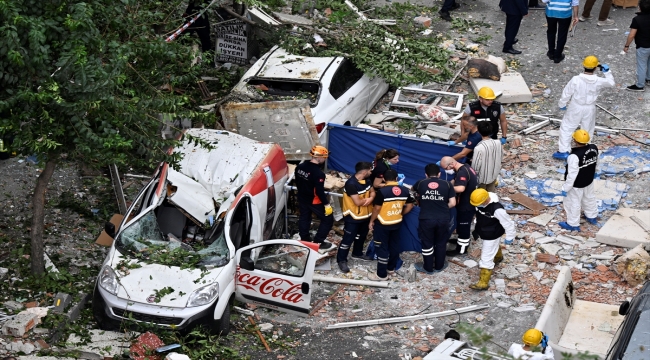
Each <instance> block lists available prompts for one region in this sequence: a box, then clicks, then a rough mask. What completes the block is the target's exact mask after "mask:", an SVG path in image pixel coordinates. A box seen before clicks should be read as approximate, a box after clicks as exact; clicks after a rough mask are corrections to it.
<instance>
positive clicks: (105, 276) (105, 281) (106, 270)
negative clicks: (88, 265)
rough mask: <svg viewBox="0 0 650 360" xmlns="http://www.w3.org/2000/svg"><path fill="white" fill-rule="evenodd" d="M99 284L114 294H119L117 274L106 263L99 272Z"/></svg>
mask: <svg viewBox="0 0 650 360" xmlns="http://www.w3.org/2000/svg"><path fill="white" fill-rule="evenodd" d="M99 286H101V287H102V288H103V289H104V290H106V291H108V292H109V293H111V294H113V295H115V294H117V286H118V282H117V275H116V274H115V271H113V269H111V267H110V266H108V265H104V267H103V268H102V270H101V271H100V272H99Z"/></svg>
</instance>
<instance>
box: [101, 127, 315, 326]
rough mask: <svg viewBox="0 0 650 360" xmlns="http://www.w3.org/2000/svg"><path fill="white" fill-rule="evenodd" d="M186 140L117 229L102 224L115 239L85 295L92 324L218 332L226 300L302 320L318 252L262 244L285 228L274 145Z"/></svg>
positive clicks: (213, 137) (214, 134) (198, 134)
mask: <svg viewBox="0 0 650 360" xmlns="http://www.w3.org/2000/svg"><path fill="white" fill-rule="evenodd" d="M185 135H186V136H185V139H186V140H185V141H184V142H183V143H182V146H180V148H177V149H175V151H176V152H180V153H181V154H182V155H183V158H182V160H181V161H180V166H179V168H178V169H176V170H175V169H173V168H172V167H170V166H169V165H168V164H166V163H163V164H161V165H160V166H159V168H158V169H157V170H156V173H155V174H154V176H153V178H152V179H151V180H150V181H149V183H148V184H147V185H146V186H145V187H144V188H143V189H142V190H141V191H140V193H139V194H138V195H137V196H136V198H135V199H134V201H133V203H132V204H131V206H130V207H129V208H128V210H127V212H126V214H125V216H124V218H123V219H122V220H121V222H120V223H117V226H116V224H111V223H107V224H106V227H105V234H104V235H105V236H108V238H109V239H110V238H112V239H114V241H112V245H111V248H110V250H109V253H108V256H107V257H106V259H105V260H104V263H103V267H102V269H101V270H100V273H99V276H98V277H97V282H96V286H95V290H94V293H93V301H92V304H93V315H94V317H95V319H96V320H97V322H98V323H99V324H100V326H101V327H102V328H106V329H112V328H115V327H117V326H122V325H127V326H128V325H129V324H130V323H129V322H130V321H133V322H144V323H151V324H155V325H158V326H163V327H169V328H176V329H185V328H189V327H192V326H194V325H196V324H206V325H208V326H209V327H210V328H211V329H212V330H214V331H215V332H218V333H221V334H227V333H228V331H229V327H230V324H229V319H230V306H231V305H232V302H233V300H234V299H235V298H236V299H237V300H239V301H242V302H250V303H255V304H257V305H261V306H266V307H270V308H273V309H277V310H282V311H286V312H291V313H295V314H299V315H304V316H306V315H307V314H308V313H309V310H310V300H311V282H312V276H313V269H314V266H315V263H316V260H317V259H318V258H320V255H319V253H318V247H317V246H315V245H314V244H311V243H303V242H300V241H294V240H268V239H280V238H281V237H282V235H283V233H284V228H285V212H286V209H285V200H286V192H285V191H284V190H285V184H286V182H287V180H288V178H289V171H288V166H287V162H286V159H285V156H284V153H283V151H282V149H281V148H280V146H279V145H277V144H273V143H262V142H258V141H254V140H251V139H248V138H246V137H244V136H241V135H237V134H234V133H231V132H225V131H217V130H208V129H191V130H188V131H187V132H186V134H185ZM187 135H189V136H187ZM196 138H199V139H201V140H202V141H204V142H206V143H208V144H210V148H205V147H202V146H200V145H198V143H197V142H196V141H195V140H194V139H196ZM116 228H117V230H116Z"/></svg>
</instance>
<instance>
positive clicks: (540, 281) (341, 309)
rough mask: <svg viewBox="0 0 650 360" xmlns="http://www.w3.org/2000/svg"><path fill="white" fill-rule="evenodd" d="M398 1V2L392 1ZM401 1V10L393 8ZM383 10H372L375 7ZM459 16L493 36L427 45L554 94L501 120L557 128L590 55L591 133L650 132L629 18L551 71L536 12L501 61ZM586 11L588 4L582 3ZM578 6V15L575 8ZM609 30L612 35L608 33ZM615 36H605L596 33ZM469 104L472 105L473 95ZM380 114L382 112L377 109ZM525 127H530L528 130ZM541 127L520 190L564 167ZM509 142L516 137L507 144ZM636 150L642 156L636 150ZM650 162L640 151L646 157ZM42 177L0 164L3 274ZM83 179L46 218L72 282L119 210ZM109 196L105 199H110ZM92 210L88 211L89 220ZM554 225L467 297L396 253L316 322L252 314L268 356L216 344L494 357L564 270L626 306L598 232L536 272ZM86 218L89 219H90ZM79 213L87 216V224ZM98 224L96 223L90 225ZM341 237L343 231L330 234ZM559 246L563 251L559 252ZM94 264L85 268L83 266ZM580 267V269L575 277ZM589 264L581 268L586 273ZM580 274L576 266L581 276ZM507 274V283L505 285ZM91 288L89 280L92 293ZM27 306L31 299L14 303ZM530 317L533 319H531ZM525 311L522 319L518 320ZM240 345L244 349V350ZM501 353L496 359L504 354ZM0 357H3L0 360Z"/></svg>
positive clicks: (500, 24) (381, 355) (638, 187)
mask: <svg viewBox="0 0 650 360" xmlns="http://www.w3.org/2000/svg"><path fill="white" fill-rule="evenodd" d="M393 1H396V0H393ZM399 1H401V0H399ZM415 3H419V4H421V5H422V6H435V7H438V6H440V5H441V2H440V1H434V2H431V1H415ZM384 4H387V2H384V1H378V2H376V5H377V6H381V5H384ZM461 4H462V8H461V9H460V10H459V11H456V12H454V13H452V17H460V18H465V19H469V20H473V21H479V22H482V23H487V24H491V25H492V26H491V27H489V28H487V27H484V26H476V27H475V28H474V32H472V33H458V32H457V31H456V30H453V29H451V24H450V23H446V22H443V21H439V19H437V18H436V19H434V23H433V25H432V28H433V29H434V35H435V34H436V33H443V34H445V35H446V36H448V37H449V38H452V39H456V40H459V39H467V38H470V39H473V38H476V37H477V36H480V35H489V36H491V38H490V39H489V40H487V45H486V46H484V47H482V48H483V50H484V51H485V52H487V53H489V54H493V55H495V56H502V57H503V58H504V59H506V60H507V61H508V62H510V61H511V60H515V62H514V63H511V64H513V65H516V67H517V71H519V72H521V73H522V75H523V77H524V79H525V80H526V82H527V84H528V85H529V86H532V85H535V86H536V88H537V89H544V90H545V89H550V94H548V96H547V97H545V96H541V95H540V96H535V97H534V99H533V102H531V103H527V104H516V105H510V106H507V111H508V114H509V116H511V117H517V118H519V119H522V118H523V119H527V118H525V116H526V115H529V114H533V113H534V114H554V115H555V117H558V118H561V112H560V111H559V110H558V107H557V100H558V99H559V96H560V93H561V91H562V88H563V87H564V85H565V84H566V83H567V82H568V81H569V79H570V78H571V77H572V76H574V75H577V74H578V73H580V72H581V70H582V68H581V62H582V59H583V58H584V57H585V56H586V55H590V54H595V55H596V56H598V57H599V58H600V59H601V62H603V63H607V64H609V65H610V68H611V71H612V73H613V75H614V78H615V79H616V83H617V86H616V88H614V89H610V90H606V91H605V92H604V93H603V94H602V95H601V97H600V98H599V101H598V103H599V104H601V105H603V106H604V107H605V108H607V109H608V110H609V111H611V112H613V113H614V114H616V115H617V116H618V117H619V118H620V120H619V119H616V118H614V117H612V116H610V115H608V114H606V113H605V112H602V111H601V112H599V113H598V120H597V123H598V124H602V125H605V126H617V127H626V128H639V129H648V128H650V126H649V125H650V123H649V121H648V119H649V113H650V91H647V92H644V93H631V92H628V91H626V90H625V87H626V86H628V85H630V84H632V82H633V80H634V74H635V66H634V64H635V58H634V54H633V53H632V52H631V53H630V54H627V55H622V54H620V52H621V50H622V48H623V45H624V41H625V38H626V36H627V35H626V34H625V32H626V31H628V27H629V23H630V21H631V18H632V17H633V16H634V11H635V10H634V9H612V11H611V13H610V17H611V18H612V19H613V20H615V21H616V24H615V25H614V26H609V27H598V26H596V20H591V21H589V22H584V23H580V24H579V25H578V28H577V30H576V32H575V37H573V38H570V39H569V41H568V43H567V51H566V55H567V57H566V59H565V60H564V61H563V62H562V63H560V64H553V62H551V61H549V60H548V59H547V58H546V56H545V53H546V50H547V48H546V21H545V17H544V12H543V11H540V10H532V11H531V12H530V15H529V16H528V17H526V18H525V20H524V22H523V23H522V27H521V30H520V33H519V36H518V38H519V39H520V41H519V43H518V44H517V45H516V48H517V49H519V50H522V51H523V54H521V55H516V56H512V55H507V56H504V55H506V54H503V53H502V52H501V46H502V42H503V29H504V25H505V15H504V14H503V13H502V12H500V11H499V9H498V7H497V3H496V2H483V1H480V0H476V1H474V0H465V1H461ZM582 4H584V2H582ZM582 4H581V7H582ZM600 4H601V1H598V2H597V3H596V5H595V6H594V10H593V13H592V15H597V12H598V10H599V8H600ZM611 29H616V30H611ZM604 30H611V31H604ZM449 91H456V92H465V93H468V94H471V93H472V92H471V89H470V87H469V84H468V83H467V82H466V81H465V80H463V79H462V78H459V79H457V81H456V82H455V84H454V86H452V88H451V89H450V90H449ZM470 98H473V95H470ZM384 103H385V101H384ZM527 121H528V124H529V125H530V124H532V123H533V122H531V121H529V120H527ZM553 129H554V127H552V126H549V127H546V128H544V129H543V130H542V131H539V132H536V133H535V134H533V135H530V136H522V137H521V139H522V140H523V139H525V138H528V139H530V140H531V141H528V142H524V143H525V144H526V146H524V147H522V148H514V147H511V146H510V145H507V146H506V149H507V150H508V157H507V159H508V160H507V161H506V162H504V166H503V167H504V169H506V170H509V171H512V177H513V179H515V180H516V181H519V180H520V179H521V178H523V174H524V173H525V172H530V171H535V172H537V173H538V174H546V175H548V176H549V177H555V178H557V179H560V176H561V175H560V174H559V173H557V172H556V171H555V169H556V168H559V167H561V166H563V165H562V164H561V163H559V162H558V161H556V160H553V159H552V158H551V154H552V153H553V152H554V151H555V150H556V146H557V137H556V136H554V135H551V134H548V133H547V131H548V130H553ZM626 134H627V135H628V136H630V137H632V138H634V139H636V140H637V141H640V142H641V143H647V140H648V134H649V133H647V132H642V131H627V132H626ZM509 138H510V139H511V141H512V139H513V138H514V136H513V137H509ZM595 141H596V144H597V145H598V146H599V147H600V148H601V150H603V149H607V148H609V147H612V146H615V145H639V144H638V143H634V142H632V141H630V140H629V139H627V138H624V137H623V136H606V135H605V136H597V137H596V139H595ZM641 146H642V147H644V146H643V145H641ZM645 150H646V151H647V148H646V149H645ZM522 154H523V155H529V158H528V160H525V161H522V157H520V156H519V155H522ZM38 171H39V170H38V168H37V166H36V165H34V164H31V163H30V162H29V161H26V159H24V158H12V159H10V160H6V161H0V174H1V176H0V189H2V191H0V205H1V206H0V234H2V235H3V236H5V237H7V238H10V239H11V242H9V243H3V244H1V246H2V248H0V266H2V267H9V266H10V264H11V262H12V261H14V259H10V258H8V257H7V255H6V254H7V253H8V251H9V250H10V248H11V246H14V245H12V244H16V243H21V242H28V241H29V226H30V218H31V210H30V208H31V206H30V204H29V203H30V200H31V199H30V196H31V191H32V189H33V184H34V183H35V180H36V177H37V176H38ZM95 179H96V178H93V177H88V178H82V177H81V176H80V172H79V171H78V169H77V168H76V167H75V166H73V165H72V164H68V163H63V164H62V165H61V166H59V168H58V169H57V171H56V172H55V175H54V177H53V180H52V183H51V185H50V188H49V191H48V206H47V212H46V220H45V223H46V228H47V229H46V251H47V252H48V254H49V255H50V256H51V257H53V261H54V262H55V264H57V265H58V266H67V267H69V268H70V271H71V272H72V273H74V272H79V271H80V270H79V269H81V268H87V267H91V268H98V267H99V265H100V264H101V262H102V260H103V258H104V256H105V253H106V248H102V247H99V246H96V245H94V244H93V241H94V239H95V237H96V236H97V234H98V233H99V231H100V229H101V226H102V224H103V221H105V220H107V219H108V217H110V214H111V213H112V211H114V210H115V205H114V204H108V205H107V204H106V202H107V200H106V199H107V198H108V199H109V198H110V191H111V190H110V182H109V181H107V180H106V179H104V180H95ZM612 180H614V181H617V182H624V183H626V184H627V185H629V186H630V189H629V190H628V196H627V198H626V199H625V200H626V201H629V202H626V206H629V207H634V208H640V209H646V208H648V198H647V196H648V195H647V191H646V189H645V187H646V186H647V185H646V184H648V175H647V173H645V174H638V175H635V174H628V175H625V176H616V177H613V178H612ZM516 181H515V182H514V183H513V184H508V185H507V186H505V187H501V188H499V191H498V192H499V194H500V196H506V197H507V196H509V195H510V194H512V193H513V191H514V192H516V191H517V189H518V187H517V182H516ZM131 186H132V187H133V189H137V188H139V186H141V184H140V183H139V182H138V181H132V183H131ZM107 194H108V195H107ZM61 199H69V200H70V199H71V200H73V201H71V203H72V204H77V205H80V206H81V205H83V207H84V209H83V211H82V209H79V208H76V207H71V206H68V207H63V208H62V207H60V206H59V207H57V206H55V204H60V203H61ZM95 210H96V211H95ZM548 210H549V211H554V212H555V214H556V215H555V217H554V219H553V220H552V221H551V222H550V223H549V225H547V226H545V227H542V226H539V225H535V224H532V223H530V222H527V219H528V218H530V216H522V215H518V216H515V220H516V221H517V223H518V232H519V235H520V236H519V239H518V240H517V241H516V242H515V244H513V245H509V246H506V247H505V249H504V255H505V257H506V260H505V262H504V263H503V264H501V265H499V266H498V267H497V268H496V270H495V274H494V276H493V280H492V282H491V288H490V289H489V290H488V291H486V292H475V291H472V290H471V289H469V288H468V285H469V284H470V283H472V282H474V281H475V280H476V279H477V275H478V269H477V267H475V266H474V267H471V268H469V267H462V266H459V265H457V264H455V263H452V264H450V266H449V268H448V269H447V270H446V271H444V272H443V273H441V274H438V275H435V276H428V275H422V274H418V277H417V281H416V282H408V281H407V280H406V275H405V269H407V268H408V267H409V266H410V265H411V264H412V263H414V262H416V261H418V260H419V259H420V255H419V254H414V253H404V254H403V255H402V259H403V260H404V267H403V268H402V270H400V271H399V272H398V275H397V276H394V277H393V278H392V279H391V281H390V287H389V288H388V289H379V288H372V287H357V286H344V287H343V290H341V291H340V292H339V293H338V295H337V296H334V297H333V298H332V300H331V301H330V302H329V303H327V304H326V305H325V306H323V307H322V308H321V309H320V310H318V311H317V312H316V313H315V314H314V316H310V317H308V318H299V317H295V316H291V315H287V314H283V313H279V312H275V311H271V310H265V309H261V308H260V309H255V312H256V314H257V315H258V316H259V320H258V323H265V322H268V323H271V324H273V325H274V327H273V329H272V331H271V332H268V333H265V335H266V336H267V338H270V339H273V338H274V337H276V338H277V340H275V339H274V340H273V341H272V342H273V345H274V346H272V347H273V352H272V353H267V352H265V351H264V350H261V349H262V348H261V347H260V346H259V342H258V340H257V338H256V337H255V336H254V335H251V334H249V333H248V332H246V331H244V330H243V328H244V324H246V323H247V320H246V319H245V318H244V317H243V315H239V314H237V315H233V316H232V320H233V323H234V324H235V325H234V326H235V330H234V335H231V336H229V337H227V338H226V339H223V343H224V344H225V345H228V346H232V347H234V348H236V349H238V350H239V351H240V353H241V354H244V355H249V356H251V358H254V359H314V358H322V359H341V358H354V357H358V358H366V359H370V358H372V359H398V358H405V357H407V354H410V355H411V356H413V357H415V356H423V355H425V354H426V353H428V351H429V350H430V349H432V348H433V347H435V346H436V345H437V344H438V343H439V342H440V341H441V340H442V338H443V335H444V333H445V332H446V331H447V330H449V329H450V328H452V327H454V326H455V324H456V323H457V322H458V321H459V320H460V321H463V322H469V323H471V324H474V325H476V326H478V327H482V328H485V329H486V330H488V331H489V333H490V334H492V335H493V336H494V339H493V341H494V343H495V344H496V345H493V346H491V347H492V348H493V349H494V350H501V349H503V348H505V349H507V348H508V347H509V346H510V344H511V343H512V342H516V341H519V339H520V336H521V334H522V333H523V331H525V330H526V329H528V328H530V327H532V326H533V325H534V324H535V322H536V321H537V318H538V316H539V314H540V312H541V309H542V307H543V305H544V303H545V301H546V296H547V295H548V293H549V292H550V289H551V287H552V286H553V281H554V279H555V277H556V275H557V273H558V270H559V266H560V265H570V266H574V268H573V269H572V274H573V279H574V282H575V285H576V289H577V294H578V298H580V299H584V300H591V301H598V302H604V303H609V304H619V303H620V302H621V301H623V300H625V299H628V298H630V297H631V296H632V295H633V294H634V293H635V292H636V288H634V287H632V286H630V285H628V284H627V283H626V282H625V281H623V279H622V278H621V277H619V276H618V275H616V274H615V273H614V272H613V271H611V270H609V265H611V262H610V261H607V260H589V255H590V254H601V253H606V252H610V253H612V254H614V255H616V254H621V253H623V252H624V251H625V249H622V248H616V247H611V246H604V245H598V244H596V245H593V241H591V239H592V238H593V237H594V236H595V233H596V232H597V231H598V227H596V226H593V225H588V224H583V226H582V228H583V231H582V232H581V233H580V234H579V235H580V236H581V237H582V240H581V245H576V246H569V245H563V246H562V249H561V251H560V253H558V254H559V255H560V258H561V260H560V263H559V264H558V265H553V264H546V263H541V262H538V261H537V260H535V255H536V254H537V253H539V252H541V250H540V249H539V248H538V246H537V245H535V241H534V239H533V233H535V232H539V233H542V234H544V233H546V231H553V232H554V233H555V234H559V233H564V231H563V230H560V229H559V226H557V222H558V221H563V220H564V215H563V211H562V209H561V206H557V207H552V208H549V209H548ZM88 211H90V213H91V214H90V215H89V214H88ZM84 213H85V215H84ZM93 213H96V216H95V215H92V214H93ZM611 214H612V212H611V211H605V212H603V213H602V214H601V217H602V218H601V222H604V221H606V220H607V219H608V218H609V216H611ZM337 226H340V224H339V225H337ZM332 237H333V238H332V240H333V241H335V242H336V241H337V240H338V235H335V234H334V233H333V234H332ZM560 245H561V244H560ZM479 248H480V244H477V243H473V244H472V248H471V251H470V256H467V257H464V258H459V259H457V260H458V261H459V262H461V263H463V262H466V261H467V260H474V261H477V260H478V257H479V256H480V252H478V249H479ZM89 254H91V256H89ZM581 264H582V265H581ZM586 264H588V265H586ZM331 265H332V270H331V271H326V272H320V273H321V274H322V275H327V276H338V277H348V278H354V279H365V277H366V275H367V273H368V272H369V271H373V270H374V267H375V263H374V262H372V263H370V262H368V263H360V262H357V261H356V260H351V261H350V267H351V268H352V269H353V272H352V273H351V274H350V275H343V274H341V273H340V271H339V270H338V268H337V266H336V264H335V262H334V261H332V264H331ZM578 265H581V266H578ZM513 269H514V275H513ZM495 279H503V280H504V286H503V287H497V285H496V283H495V281H494V280H495ZM92 281H93V280H92V279H88V282H89V283H92ZM339 287H340V285H338V284H329V283H316V284H315V291H314V296H313V298H312V306H317V305H320V304H322V303H323V301H324V300H325V299H327V298H328V297H329V296H330V295H331V294H333V293H334V292H335V291H337V290H338V289H339ZM1 296H2V301H7V300H14V299H12V297H16V296H18V295H15V294H13V295H12V294H2V295H1ZM19 296H20V297H27V296H28V294H26V293H25V294H22V295H19ZM475 304H488V305H489V308H488V309H486V310H481V311H476V312H471V313H466V314H462V315H458V316H450V317H443V318H437V319H430V320H420V321H415V322H408V323H398V324H391V325H381V326H371V327H363V328H352V329H342V330H327V329H325V327H326V326H327V325H328V324H332V323H335V322H343V321H356V320H367V319H377V318H387V317H394V316H406V315H413V314H418V313H434V312H438V311H444V310H450V309H454V308H460V307H465V306H470V305H475ZM531 306H532V308H533V310H522V309H529V308H530V307H531ZM520 311H521V312H520ZM242 339H243V340H242ZM500 347H501V348H500ZM3 351H4V350H3V349H2V346H1V345H0V355H1V354H3Z"/></svg>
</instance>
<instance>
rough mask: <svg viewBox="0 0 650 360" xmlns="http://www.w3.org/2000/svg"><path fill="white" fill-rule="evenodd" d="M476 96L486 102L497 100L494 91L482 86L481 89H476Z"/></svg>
mask: <svg viewBox="0 0 650 360" xmlns="http://www.w3.org/2000/svg"><path fill="white" fill-rule="evenodd" d="M478 96H479V97H482V98H483V99H487V100H494V99H496V98H497V97H496V95H494V90H492V89H491V88H489V87H487V86H483V87H482V88H480V89H478Z"/></svg>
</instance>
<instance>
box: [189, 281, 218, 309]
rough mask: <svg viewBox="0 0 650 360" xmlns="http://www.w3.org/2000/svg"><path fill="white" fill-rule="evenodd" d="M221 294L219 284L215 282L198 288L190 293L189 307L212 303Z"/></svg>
mask: <svg viewBox="0 0 650 360" xmlns="http://www.w3.org/2000/svg"><path fill="white" fill-rule="evenodd" d="M218 295H219V284H218V283H214V284H210V285H206V286H204V287H201V288H198V289H196V290H194V291H193V292H192V294H190V299H189V300H187V307H192V306H202V305H207V304H209V303H211V302H212V301H213V300H214V299H215V298H216V297H217V296H218Z"/></svg>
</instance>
